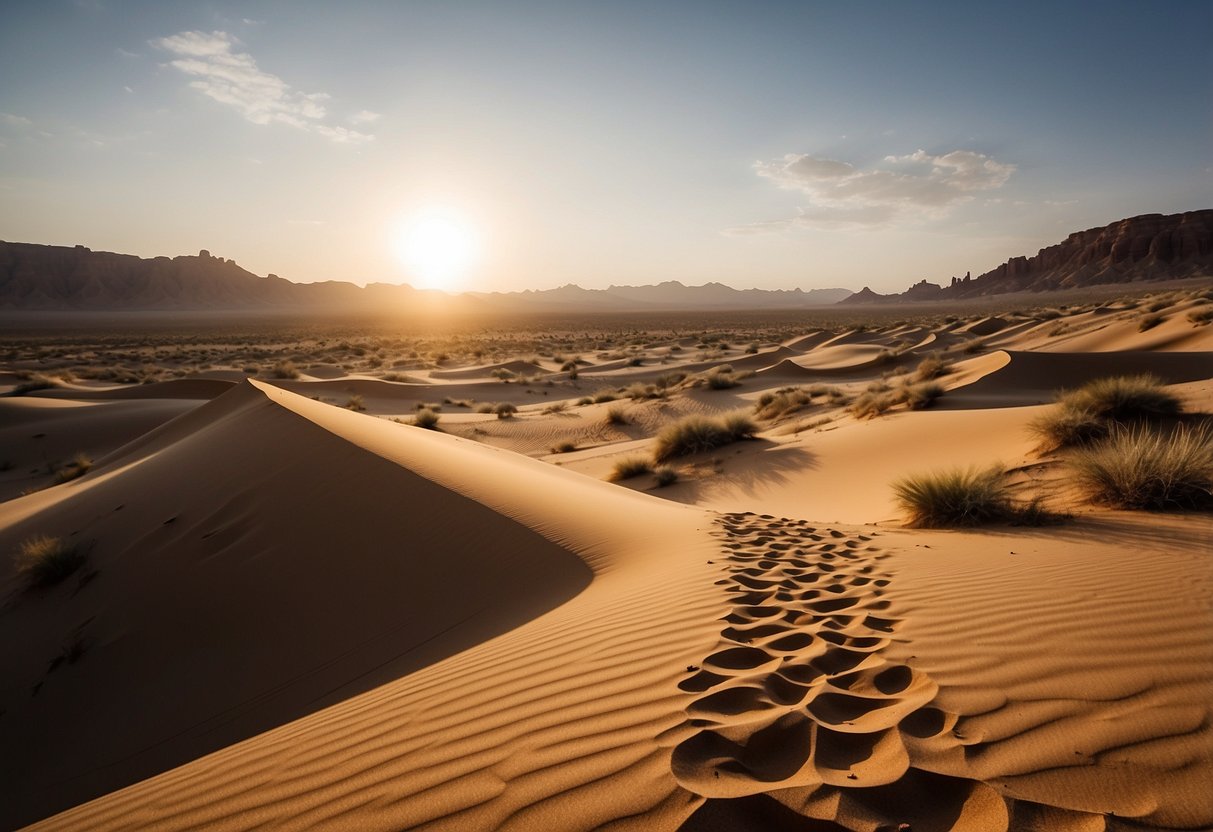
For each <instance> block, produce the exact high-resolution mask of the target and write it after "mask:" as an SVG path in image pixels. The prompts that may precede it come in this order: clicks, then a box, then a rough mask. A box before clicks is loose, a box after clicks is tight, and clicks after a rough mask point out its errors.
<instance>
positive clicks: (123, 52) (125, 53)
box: [114, 46, 139, 58]
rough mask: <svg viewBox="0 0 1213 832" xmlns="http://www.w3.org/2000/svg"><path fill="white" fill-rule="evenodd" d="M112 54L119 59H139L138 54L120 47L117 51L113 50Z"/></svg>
mask: <svg viewBox="0 0 1213 832" xmlns="http://www.w3.org/2000/svg"><path fill="white" fill-rule="evenodd" d="M114 54H115V55H117V56H118V57H120V58H138V57H139V53H138V52H132V51H130V50H129V49H123V48H122V47H121V46H119V47H118V48H117V49H115V50H114Z"/></svg>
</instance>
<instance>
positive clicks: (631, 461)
mask: <svg viewBox="0 0 1213 832" xmlns="http://www.w3.org/2000/svg"><path fill="white" fill-rule="evenodd" d="M652 469H653V465H652V463H650V462H649V461H648V460H647V459H645V458H644V457H642V456H625V457H624V458H623V459H620V460H618V461H616V463H615V467H614V468H613V469H612V470H611V477H610V479H611V482H619V481H620V480H627V479H631V478H632V477H638V476H640V475H641V474H647V473H648V472H649V471H651V470H652Z"/></svg>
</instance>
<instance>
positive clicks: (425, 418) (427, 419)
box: [413, 407, 442, 430]
mask: <svg viewBox="0 0 1213 832" xmlns="http://www.w3.org/2000/svg"><path fill="white" fill-rule="evenodd" d="M441 418H442V417H441V416H439V415H438V414H437V413H435V412H434V411H432V410H430V409H429V408H428V407H423V408H421V410H418V411H417V415H416V416H414V417H413V424H414V425H416V426H417V427H419V428H425V429H426V430H438V422H439V420H440V419H441Z"/></svg>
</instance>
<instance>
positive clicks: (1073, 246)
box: [0, 210, 1213, 314]
mask: <svg viewBox="0 0 1213 832" xmlns="http://www.w3.org/2000/svg"><path fill="white" fill-rule="evenodd" d="M1202 275H1213V210H1205V211H1191V212H1189V213H1186V214H1171V215H1169V216H1163V215H1162V214H1146V215H1144V216H1140V217H1132V218H1130V219H1124V220H1120V221H1119V222H1114V223H1112V224H1111V225H1107V226H1104V227H1102V228H1092V229H1089V230H1087V231H1079V232H1076V233H1074V234H1071V235H1070V236H1069V237H1068V238H1066V240H1065V241H1064V242H1062V243H1059V244H1058V245H1055V246H1049V247H1048V248H1044V249H1041V250H1040V252H1039V253H1037V254H1036V255H1035V256H1034V257H1012V258H1011V259H1010V260H1008V261H1007V262H1006V263H1004V264H1002V265H1001V266H999V267H998V268H996V269H994V270H993V271H990V272H987V273H985V274H983V275H979V276H978V277H970V276H969V275H965V276H964V277H963V278H959V277H954V278H952V279H951V281H950V282H949V283H948V284H947V285H940V284H936V283H929V282H928V281H926V280H923V281H921V282H920V283H916V284H915V285H913V286H911V287H910V288H909V289H908V290H906V291H905V292H902V293H901V294H894V295H879V294H877V293H875V292H873V291H872V290H871V289H869V288H867V287H864V289H863V290H862V291H860V292H857V293H852V292H851V291H850V290H848V289H812V290H810V291H807V292H806V291H802V290H800V289H791V290H768V289H734V288H732V287H730V286H726V285H724V284H723V283H706V284H704V285H702V286H686V285H683V284H682V283H679V282H677V281H674V280H671V281H666V282H664V283H659V284H657V285H655V286H611V287H609V288H606V289H583V288H581V287H580V286H576V285H573V284H569V285H566V286H561V287H559V288H557V289H544V290H541V291H525V292H507V293H501V292H494V293H483V292H469V293H466V294H462V295H448V294H446V293H444V292H438V291H433V290H421V289H414V288H412V287H411V286H402V285H397V284H394V283H372V284H370V285H369V286H366V287H361V286H356V285H354V284H353V283H345V282H341V281H325V282H321V283H292V282H291V281H289V280H284V279H282V278H280V277H278V276H277V275H273V274H271V275H268V276H267V277H259V276H257V275H255V274H253V273H252V272H249V271H246V270H245V269H242V268H241V267H240V266H238V265H236V263H235V262H234V261H232V260H225V259H224V258H222V257H212V256H211V255H210V253H209V252H207V251H201V252H199V253H198V254H197V255H196V256H181V257H172V258H169V257H152V258H148V259H145V258H141V257H136V256H134V255H130V254H114V253H111V252H106V251H92V250H91V249H88V248H85V247H84V246H75V247H74V248H73V247H68V246H45V245H36V244H33V243H6V242H3V241H0V310H4V309H9V310H46V311H106V312H113V311H127V310H130V311H135V310H145V311H155V310H159V311H243V312H256V311H267V312H269V311H301V312H307V311H314V312H326V313H332V312H372V311H373V312H384V311H409V310H413V311H427V312H428V311H432V310H437V309H442V310H447V311H454V312H464V313H478V314H493V313H495V312H503V313H506V312H508V313H519V312H523V313H525V312H562V313H568V312H582V311H601V312H639V311H646V310H648V311H667V310H727V309H801V308H810V307H821V306H828V305H831V304H836V303H844V304H862V303H889V302H903V301H915V300H962V299H965V298H973V297H981V296H985V295H996V294H1003V293H1005V292H1019V291H1032V292H1040V291H1049V290H1053V289H1070V288H1077V287H1082V286H1091V285H1096V284H1101V283H1128V282H1136V281H1143V280H1161V279H1170V278H1183V277H1198V276H1202Z"/></svg>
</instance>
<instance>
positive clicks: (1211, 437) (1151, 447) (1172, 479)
mask: <svg viewBox="0 0 1213 832" xmlns="http://www.w3.org/2000/svg"><path fill="white" fill-rule="evenodd" d="M1066 462H1067V465H1068V466H1069V468H1070V470H1071V471H1072V472H1073V474H1074V479H1075V481H1076V482H1077V483H1078V486H1079V488H1080V489H1081V490H1082V491H1083V492H1084V493H1085V494H1086V495H1087V497H1088V498H1089V499H1091V500H1092V501H1094V502H1098V503H1104V504H1107V505H1111V506H1115V507H1117V508H1128V509H1177V508H1178V509H1187V508H1205V507H1209V506H1213V429H1210V426H1209V424H1208V423H1206V424H1204V425H1201V426H1200V427H1196V428H1190V427H1188V426H1186V425H1179V426H1176V427H1175V429H1174V430H1172V431H1167V432H1163V431H1157V430H1150V429H1149V428H1147V427H1146V426H1142V425H1138V426H1135V427H1123V426H1114V427H1113V428H1112V429H1111V430H1110V432H1109V435H1108V437H1107V439H1105V440H1104V441H1102V442H1098V443H1096V444H1093V445H1089V446H1087V447H1084V448H1077V449H1075V450H1074V451H1073V452H1071V454H1070V455H1069V457H1068V458H1067V460H1066Z"/></svg>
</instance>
